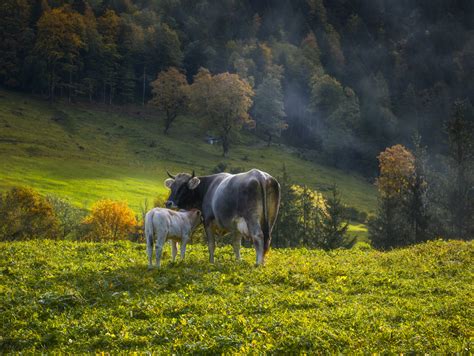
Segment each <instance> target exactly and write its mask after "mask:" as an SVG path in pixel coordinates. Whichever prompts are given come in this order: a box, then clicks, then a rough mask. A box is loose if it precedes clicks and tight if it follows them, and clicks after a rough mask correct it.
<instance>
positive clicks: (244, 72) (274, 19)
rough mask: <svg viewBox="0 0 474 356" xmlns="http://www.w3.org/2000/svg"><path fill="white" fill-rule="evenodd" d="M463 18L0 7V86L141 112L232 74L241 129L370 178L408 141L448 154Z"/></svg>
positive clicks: (192, 4) (82, 2)
mask: <svg viewBox="0 0 474 356" xmlns="http://www.w3.org/2000/svg"><path fill="white" fill-rule="evenodd" d="M473 16H474V4H473V2H472V1H469V0H457V1H446V0H436V1H426V0H416V1H407V0H404V1H388V0H376V1H364V0H356V1H349V0H332V1H323V0H293V1H290V0H286V1H285V0H278V1H250V0H243V1H235V0H223V1H208V0H198V1H192V0H141V1H131V0H90V1H87V0H70V1H62V0H49V1H48V0H4V1H2V4H1V5H0V28H1V30H2V31H1V33H0V84H1V85H3V86H4V87H6V88H10V89H15V90H20V91H23V92H28V93H34V94H38V95H42V96H44V97H45V98H49V100H51V101H54V100H56V99H59V98H63V99H66V100H68V101H70V102H75V101H81V100H88V101H91V102H97V103H107V104H109V105H127V104H141V105H152V104H153V98H154V96H156V95H154V92H153V90H154V89H153V88H154V86H153V83H154V82H156V81H157V77H158V74H159V73H160V72H163V71H165V70H167V69H169V68H175V69H176V71H177V73H179V74H182V75H184V76H183V77H180V79H179V80H181V82H182V81H184V84H191V83H193V81H194V78H195V76H196V75H197V74H198V72H199V70H200V69H202V70H207V71H208V72H209V74H210V75H213V76H218V75H223V74H225V73H233V74H237V75H238V76H239V78H240V79H242V80H244V81H245V82H246V83H248V85H249V86H250V87H249V88H246V89H245V90H247V91H248V92H249V93H250V92H251V93H254V94H255V96H254V97H253V105H249V108H248V109H249V112H250V116H251V119H252V120H251V121H252V124H251V125H245V129H248V130H253V131H255V132H256V133H257V134H258V135H260V136H262V137H265V138H266V139H267V140H269V141H271V140H272V139H278V136H282V137H281V138H280V139H279V140H282V141H283V142H285V143H287V144H290V145H293V146H296V147H301V148H305V149H308V150H309V153H308V156H310V157H313V156H314V157H316V158H317V159H320V160H323V161H325V162H326V163H327V164H330V165H332V166H335V167H338V168H342V169H346V170H356V171H358V172H359V173H361V174H363V175H365V176H367V177H374V176H375V175H376V174H377V168H378V165H377V160H376V156H377V155H378V154H379V152H381V151H382V150H384V149H385V148H386V147H388V146H391V145H393V144H396V143H400V144H403V145H409V146H411V147H413V145H412V142H413V141H412V137H413V135H414V134H415V133H416V134H417V135H419V136H420V137H421V144H422V145H423V146H426V147H428V148H429V151H430V153H431V154H432V155H433V156H436V155H438V154H442V155H443V154H446V152H447V150H448V146H449V145H448V142H447V141H448V140H447V138H446V134H445V125H446V122H447V121H448V120H449V118H450V117H451V116H452V115H453V113H454V111H455V103H458V104H459V105H461V104H462V108H463V112H464V114H463V115H464V116H465V118H466V120H467V121H470V122H471V123H472V105H471V103H472V101H473V95H474V94H473V93H474V88H473V85H474V84H473V83H474V78H473V76H474V40H473V38H474V36H473V26H474V21H473ZM268 114H270V115H268ZM171 116H172V115H171ZM171 116H170V117H171ZM269 116H270V117H271V118H270V119H269V118H268V117H269ZM171 120H172V119H171ZM244 121H245V120H244ZM247 121H249V120H247ZM211 124H212V123H211ZM209 126H210V127H211V128H212V127H214V126H213V125H209ZM234 139H235V138H234ZM435 161H437V159H435ZM436 169H441V167H436Z"/></svg>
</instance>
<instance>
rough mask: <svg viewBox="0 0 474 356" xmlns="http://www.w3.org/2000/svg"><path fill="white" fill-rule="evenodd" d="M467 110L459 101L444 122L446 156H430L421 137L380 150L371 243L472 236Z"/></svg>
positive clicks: (473, 175)
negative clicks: (405, 143) (447, 147)
mask: <svg viewBox="0 0 474 356" xmlns="http://www.w3.org/2000/svg"><path fill="white" fill-rule="evenodd" d="M467 110H472V108H469V107H466V103H465V102H457V103H456V105H455V110H454V112H453V115H452V117H451V119H450V120H449V121H448V122H447V124H446V127H445V129H446V133H447V136H448V140H449V151H448V155H447V156H446V157H443V156H436V157H433V155H432V154H431V155H430V154H429V152H428V150H427V148H426V147H425V146H423V145H422V144H421V140H420V137H419V136H414V137H413V143H412V146H413V148H412V150H410V149H408V148H406V147H404V146H403V145H400V144H398V145H394V146H392V147H389V148H387V149H386V150H385V151H383V152H381V153H380V155H379V156H378V160H379V166H380V175H379V177H378V178H377V181H376V185H377V189H378V191H379V204H378V209H377V212H376V215H375V216H374V217H373V218H372V219H370V220H369V233H370V237H371V240H372V244H373V245H374V246H375V247H377V248H385V249H386V248H392V247H398V246H405V245H410V244H414V243H418V242H423V241H426V240H429V239H433V238H454V239H467V240H471V239H473V238H474V126H473V125H472V123H471V122H469V121H468V120H466V111H467Z"/></svg>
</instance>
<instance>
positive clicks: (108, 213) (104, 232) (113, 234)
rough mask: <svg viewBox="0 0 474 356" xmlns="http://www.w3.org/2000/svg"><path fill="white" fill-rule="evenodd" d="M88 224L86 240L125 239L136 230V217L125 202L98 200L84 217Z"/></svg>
mask: <svg viewBox="0 0 474 356" xmlns="http://www.w3.org/2000/svg"><path fill="white" fill-rule="evenodd" d="M84 223H85V224H86V225H87V226H88V228H89V229H88V230H89V231H87V233H86V234H85V236H84V239H85V240H87V241H117V240H124V239H127V238H128V237H129V236H130V235H131V234H133V233H135V232H136V226H137V219H136V217H135V214H134V213H133V211H132V209H130V208H129V207H128V205H127V203H125V202H119V201H113V200H109V199H104V200H99V201H98V202H96V203H95V204H94V205H93V206H92V211H91V213H90V215H88V216H87V217H86V218H85V219H84Z"/></svg>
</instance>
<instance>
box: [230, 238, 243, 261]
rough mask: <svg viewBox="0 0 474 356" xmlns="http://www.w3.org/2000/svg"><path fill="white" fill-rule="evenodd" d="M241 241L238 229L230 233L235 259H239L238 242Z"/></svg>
mask: <svg viewBox="0 0 474 356" xmlns="http://www.w3.org/2000/svg"><path fill="white" fill-rule="evenodd" d="M241 241H242V235H240V234H239V232H238V231H234V232H233V233H232V247H233V248H234V254H235V259H236V260H237V261H240V244H241Z"/></svg>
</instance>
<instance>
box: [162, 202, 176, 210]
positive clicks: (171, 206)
mask: <svg viewBox="0 0 474 356" xmlns="http://www.w3.org/2000/svg"><path fill="white" fill-rule="evenodd" d="M165 206H166V207H167V208H168V209H176V208H178V206H177V205H176V204H175V203H174V201H171V200H168V201H166V203H165Z"/></svg>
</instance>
